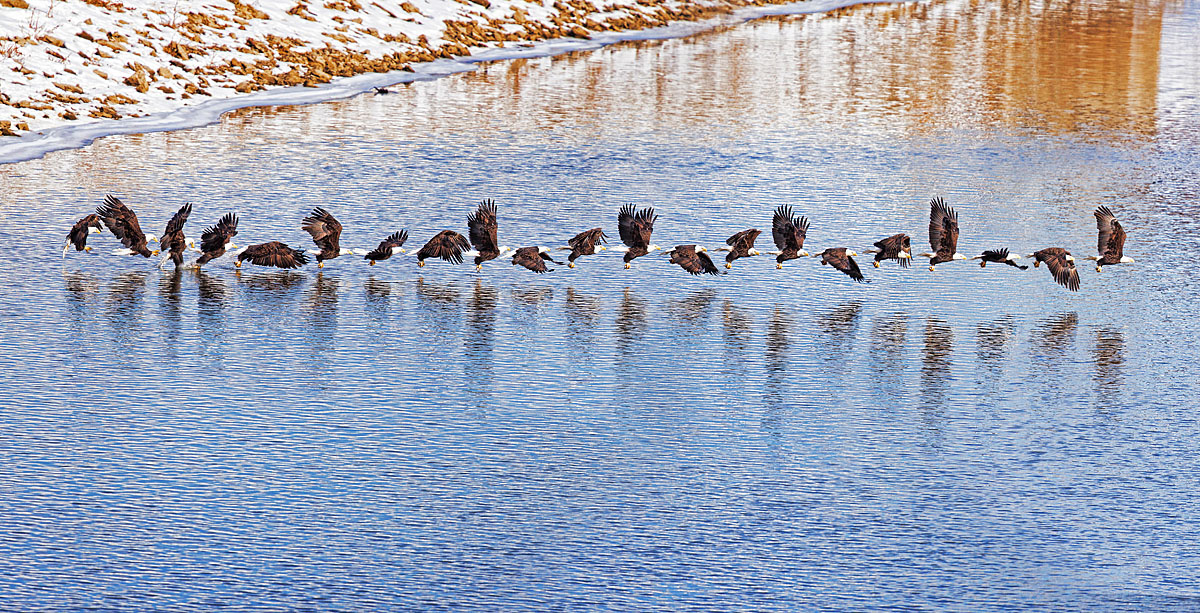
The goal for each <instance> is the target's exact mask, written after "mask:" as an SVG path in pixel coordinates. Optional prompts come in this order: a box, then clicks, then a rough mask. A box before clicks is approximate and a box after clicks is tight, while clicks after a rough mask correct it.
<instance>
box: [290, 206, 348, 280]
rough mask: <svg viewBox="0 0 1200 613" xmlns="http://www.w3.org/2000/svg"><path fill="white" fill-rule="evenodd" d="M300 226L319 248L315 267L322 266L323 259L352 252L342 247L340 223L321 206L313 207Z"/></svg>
mask: <svg viewBox="0 0 1200 613" xmlns="http://www.w3.org/2000/svg"><path fill="white" fill-rule="evenodd" d="M300 227H301V228H303V229H304V231H305V232H308V233H309V234H311V235H312V239H313V242H314V243H316V244H317V246H318V247H320V248H321V251H319V252H317V254H316V255H317V268H324V267H325V260H332V259H333V258H336V257H338V256H339V255H349V254H351V253H354V251H353V250H351V249H342V247H341V244H340V241H341V238H342V224H341V223H340V222H338V220H337V219H335V218H334V217H333V215H332V214H330V213H329V211H326V210H325V209H323V208H321V207H317V208H315V209H313V210H312V214H310V215H309V216H308V217H305V218H304V220H303V221H302V222H301V224H300Z"/></svg>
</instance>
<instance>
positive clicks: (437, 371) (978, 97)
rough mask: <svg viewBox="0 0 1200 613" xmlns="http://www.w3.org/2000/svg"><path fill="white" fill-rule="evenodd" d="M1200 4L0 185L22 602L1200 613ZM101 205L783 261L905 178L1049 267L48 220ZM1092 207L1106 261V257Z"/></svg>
mask: <svg viewBox="0 0 1200 613" xmlns="http://www.w3.org/2000/svg"><path fill="white" fill-rule="evenodd" d="M1197 31H1200V4H1197V3H1196V2H1192V1H1184V2H1148V1H1139V2H1132V3H1130V2H1111V3H1109V2H1098V1H1083V2H1075V3H1067V4H1063V3H979V2H968V1H965V0H963V1H960V0H953V1H949V2H940V3H931V4H926V3H922V4H906V5H875V6H870V7H863V8H858V9H853V10H849V11H841V12H839V13H838V14H836V15H813V16H806V17H787V18H768V19H763V20H759V21H755V22H751V23H746V24H742V25H739V26H736V27H730V28H723V29H719V30H716V31H712V32H708V33H704V34H700V35H696V36H692V37H689V38H685V39H676V40H666V41H652V42H635V43H623V44H619V45H614V46H610V47H606V48H603V49H601V50H598V51H594V52H586V53H576V54H569V55H563V56H558V57H554V58H539V59H525V60H516V61H509V62H500V63H492V64H484V65H480V66H479V67H478V68H479V69H478V71H477V72H473V73H466V74H459V75H454V76H450V77H446V78H442V79H439V80H436V81H431V82H420V83H413V84H409V85H405V86H400V87H399V88H398V93H396V94H393V95H377V96H363V97H358V98H354V99H351V100H347V101H341V102H336V103H327V104H320V105H313V106H302V107H275V108H265V109H253V110H245V111H240V112H237V113H234V114H231V115H228V116H226V117H225V118H223V120H222V121H221V122H220V123H219V124H216V125H212V126H209V127H205V128H199V129H193V130H187V131H182V132H174V133H161V134H150V135H133V136H118V137H112V138H107V139H103V140H100V141H97V142H95V143H94V144H92V145H91V146H89V147H87V148H85V149H82V150H78V151H67V152H58V153H52V154H49V155H47V156H46V157H45V158H43V159H40V160H35V161H29V162H22V163H18V164H11V165H6V166H3V167H0V193H2V196H0V244H2V245H4V247H5V248H4V250H3V252H0V287H3V288H4V291H3V293H2V294H0V317H2V318H3V319H2V321H3V323H4V328H3V331H0V341H2V343H3V346H4V351H3V352H0V372H3V373H5V374H6V375H7V382H6V383H5V384H4V385H3V388H2V390H3V400H2V401H0V406H2V407H3V408H2V411H0V459H2V461H3V466H4V468H5V470H4V471H2V473H0V607H2V608H4V609H5V610H56V611H61V610H80V609H96V610H148V609H157V610H211V609H215V608H218V607H220V608H226V609H231V610H282V609H304V610H345V611H362V610H384V609H390V610H404V609H451V610H484V611H494V610H538V611H543V610H551V609H556V610H580V609H606V610H631V611H647V610H684V609H687V610H768V609H778V610H845V609H851V610H877V609H884V608H898V609H905V610H972V611H982V610H995V611H1011V610H1014V609H1021V608H1030V609H1036V610H1089V611H1095V610H1139V611H1140V610H1181V611H1182V610H1196V609H1197V608H1200V585H1198V584H1197V577H1200V551H1198V550H1197V549H1196V547H1195V535H1196V534H1197V533H1200V508H1198V507H1200V487H1198V486H1200V483H1197V481H1198V476H1200V462H1198V460H1197V458H1198V457H1200V427H1198V424H1197V421H1196V412H1197V406H1198V405H1200V401H1198V394H1197V389H1196V381H1197V380H1198V378H1200V366H1197V358H1198V357H1200V353H1198V352H1197V351H1196V349H1195V345H1194V342H1195V341H1194V339H1195V338H1197V335H1198V334H1200V325H1198V324H1197V322H1196V318H1195V313H1196V312H1197V309H1198V308H1200V301H1198V300H1197V296H1198V295H1200V284H1198V282H1197V279H1198V275H1197V273H1198V272H1200V267H1198V266H1197V258H1198V257H1200V244H1198V243H1197V242H1196V240H1195V236H1196V234H1197V230H1198V229H1200V228H1198V226H1200V222H1198V219H1200V215H1198V213H1200V208H1198V207H1200V198H1198V197H1200V165H1198V162H1197V160H1198V159H1200V158H1198V157H1197V151H1200V147H1198V146H1200V76H1198V75H1200V46H1197V45H1196V44H1195V35H1196V34H1195V33H1196V32H1197ZM107 193H112V194H115V195H118V196H120V197H121V198H123V199H124V200H125V202H126V203H127V204H129V205H130V206H131V207H132V208H134V210H136V211H137V212H138V213H139V215H140V217H141V219H142V225H143V227H144V228H146V229H147V231H153V232H155V233H159V232H161V230H162V226H163V225H164V224H165V221H166V219H167V218H168V217H169V215H170V214H171V212H173V211H174V210H175V209H176V208H178V207H179V206H180V205H182V204H183V203H184V202H185V201H188V202H192V203H194V207H195V212H194V213H193V215H192V221H191V222H190V223H189V225H188V226H187V231H188V232H189V233H190V235H191V236H195V237H198V236H199V231H200V229H201V228H202V227H204V226H206V225H208V224H210V223H213V222H215V221H216V220H217V218H218V217H219V216H220V215H222V214H223V213H225V212H226V211H236V212H238V213H240V215H241V218H242V223H241V227H240V234H239V236H238V239H237V242H239V243H243V244H244V243H247V242H249V243H253V242H265V241H269V240H282V241H285V242H288V243H291V244H293V245H297V246H299V245H305V246H306V247H308V246H310V244H309V242H308V240H307V239H308V237H307V235H305V234H304V233H303V232H302V231H301V230H300V228H299V221H300V219H301V218H302V217H303V216H304V215H305V214H306V213H307V211H308V210H310V209H311V208H312V207H314V206H323V207H325V208H327V209H329V210H330V211H332V212H333V213H334V214H335V215H337V216H338V217H339V219H341V221H342V223H343V225H344V226H345V232H344V233H343V240H342V242H343V245H346V246H351V247H364V248H371V247H373V246H374V245H375V243H377V242H378V241H379V240H380V239H382V238H383V237H384V236H385V235H386V234H388V233H390V232H392V231H394V230H398V229H401V228H407V229H408V231H409V232H410V233H411V234H412V236H413V239H412V242H413V243H415V244H416V245H419V244H420V243H421V242H423V241H424V240H425V239H427V238H429V237H430V236H432V235H433V234H434V233H436V232H437V231H439V230H442V229H445V228H452V229H456V230H458V231H460V232H465V216H466V214H467V213H468V212H469V211H470V210H471V209H472V208H473V206H474V205H475V203H477V202H478V201H479V200H481V199H484V198H493V199H495V200H496V201H497V203H498V205H499V207H500V237H501V242H502V243H504V244H507V245H511V246H514V247H515V246H522V245H533V244H543V245H560V244H562V243H563V242H564V241H565V239H566V238H568V237H569V236H571V235H573V234H574V233H576V232H578V231H581V230H584V229H587V228H591V227H596V226H602V227H604V228H605V229H606V231H607V233H608V234H609V236H610V237H613V239H612V240H613V242H616V235H617V233H616V223H615V217H616V211H617V209H618V208H619V207H620V206H621V205H623V204H625V203H627V202H632V203H635V204H637V205H639V206H653V207H655V208H656V210H657V211H658V213H659V215H660V218H659V220H658V224H657V225H656V227H655V234H654V242H655V243H657V244H659V245H665V246H670V245H674V244H680V243H699V244H702V245H706V246H708V247H709V248H710V249H712V248H715V247H717V246H718V245H720V244H721V242H722V241H723V240H724V239H725V238H726V237H727V236H729V235H730V234H733V233H734V232H735V231H738V230H741V229H744V228H748V227H758V228H760V229H764V230H766V234H764V236H763V237H761V239H760V241H759V248H760V249H762V250H764V251H765V250H766V249H768V248H771V247H770V239H769V234H770V231H769V227H770V216H771V210H772V209H773V208H774V207H776V206H778V205H780V204H790V205H792V206H793V207H794V208H795V209H796V212H797V214H803V215H807V216H808V217H809V218H810V219H811V220H812V228H811V230H810V231H809V249H810V250H814V248H815V250H818V251H819V250H820V249H824V248H825V247H834V246H848V247H852V248H855V249H858V250H862V249H863V248H866V247H869V246H870V244H871V243H872V242H873V241H875V240H878V239H879V238H882V237H885V236H888V235H891V234H894V233H896V232H907V233H909V234H910V235H912V236H913V242H914V246H917V247H918V249H919V250H924V247H925V236H926V230H925V228H926V224H927V216H928V201H929V199H930V198H931V197H932V196H935V195H941V196H943V197H944V198H946V200H947V201H948V202H949V203H950V204H951V205H953V206H954V207H955V208H956V209H957V210H958V214H959V220H960V225H961V228H962V238H961V239H960V242H959V250H960V251H962V252H963V253H967V254H968V255H975V254H977V253H978V252H979V251H981V250H983V249H990V248H994V247H1001V246H1008V247H1010V248H1011V249H1012V250H1013V251H1014V252H1018V251H1019V252H1021V253H1024V254H1028V253H1031V252H1032V251H1033V250H1036V249H1040V248H1043V247H1049V246H1061V247H1065V248H1067V249H1069V250H1071V251H1072V252H1073V253H1074V254H1076V255H1077V256H1078V257H1079V258H1080V264H1081V266H1080V276H1081V280H1082V288H1081V290H1080V291H1079V292H1078V293H1071V292H1068V291H1066V290H1065V289H1064V288H1062V287H1059V286H1058V285H1055V284H1054V283H1053V280H1052V279H1051V277H1050V275H1049V273H1047V272H1046V270H1045V268H1042V269H1037V270H1034V269H1030V270H1028V271H1019V270H1017V269H1014V268H1008V267H1003V266H989V267H987V268H986V269H981V268H980V267H978V266H977V265H975V264H974V263H970V262H967V263H963V262H954V263H950V264H946V265H943V266H939V267H938V269H937V270H936V271H935V272H929V271H928V270H927V269H926V268H925V267H924V266H923V265H918V266H914V267H912V268H910V269H908V270H902V269H900V268H898V267H896V266H895V265H893V264H890V263H887V264H885V266H884V267H882V268H880V269H875V268H872V267H871V266H870V264H869V257H863V258H860V264H861V265H862V266H863V267H864V271H865V273H866V275H867V277H868V279H869V280H870V281H871V283H869V284H862V285H859V284H855V283H853V282H851V281H850V280H849V279H848V278H846V277H845V276H843V275H841V274H840V273H838V272H837V271H835V270H832V269H830V268H829V267H822V266H820V265H819V263H818V261H817V260H812V259H804V260H798V261H795V262H791V263H789V264H788V265H787V266H786V267H785V268H784V270H776V269H775V267H774V262H773V261H772V260H771V259H770V258H767V257H760V258H753V259H749V260H742V261H739V262H738V263H737V265H736V266H735V267H734V268H733V270H731V271H730V273H729V274H728V275H724V276H720V277H705V278H694V277H691V276H689V275H687V274H685V273H684V272H683V271H682V270H680V269H678V268H677V267H674V266H673V265H670V264H668V263H667V261H666V258H664V257H661V256H657V255H656V256H653V257H645V258H642V259H639V260H637V261H636V262H635V263H634V266H633V269H631V270H624V269H623V268H622V266H621V261H620V257H619V255H616V254H614V253H612V252H606V253H601V254H598V255H595V256H590V257H585V258H583V259H582V260H581V261H580V264H581V265H580V266H579V267H578V268H576V269H574V270H568V269H566V268H563V267H560V268H559V269H558V270H555V271H554V272H552V273H550V274H547V275H542V276H538V275H533V274H531V273H528V272H527V271H524V270H521V269H516V268H514V267H512V266H510V265H509V263H508V262H507V261H505V260H504V259H501V260H497V261H494V262H490V263H488V264H486V265H485V266H484V270H483V271H482V272H481V273H476V272H475V271H474V269H473V267H471V266H469V265H463V266H453V265H449V264H445V263H442V262H432V263H430V264H429V265H428V266H426V267H425V268H423V269H418V268H417V267H416V265H415V263H414V261H413V260H412V259H411V258H406V257H400V258H395V259H393V260H391V261H388V262H385V263H383V264H382V265H381V266H376V267H373V268H372V267H367V266H366V265H365V263H364V262H363V261H362V260H361V259H359V258H351V257H343V258H340V259H336V260H334V261H332V262H329V263H328V265H327V266H326V267H325V268H324V269H323V270H320V271H318V270H317V269H316V268H315V267H314V266H312V265H310V266H309V267H306V268H305V269H302V270H300V271H295V272H283V271H275V270H270V269H261V268H257V269H254V268H244V269H242V270H241V271H238V270H235V269H234V267H233V266H232V264H231V263H230V262H229V259H228V257H227V258H225V259H223V260H219V261H218V262H215V263H214V264H212V265H210V266H208V267H206V268H205V269H204V271H203V272H201V273H197V272H194V271H184V272H181V273H179V274H173V273H171V272H159V271H158V270H156V269H155V268H154V266H153V263H152V262H151V261H148V260H144V259H142V258H137V257H118V256H113V255H110V253H109V252H110V251H111V250H112V249H114V248H116V247H117V246H118V245H117V243H116V241H115V240H114V239H113V238H112V237H111V236H105V237H93V239H92V244H93V245H95V246H96V247H97V248H96V250H95V251H94V252H93V253H92V254H90V255H85V254H77V253H74V252H72V253H70V254H68V256H67V257H66V258H65V259H63V258H61V257H60V247H61V244H62V239H63V236H64V235H65V232H66V229H67V228H68V227H69V226H70V225H71V224H72V223H74V221H75V220H76V219H78V218H79V217H81V216H83V215H84V214H85V213H87V212H89V211H90V210H91V209H93V208H94V207H95V206H96V205H98V204H99V203H100V201H101V199H102V198H103V196H104V195H105V194H107ZM1101 205H1106V206H1109V207H1110V208H1112V209H1113V210H1114V212H1116V214H1117V216H1118V218H1119V219H1120V220H1121V222H1122V224H1123V225H1124V227H1125V228H1126V230H1127V231H1128V233H1129V240H1128V243H1127V245H1126V254H1127V255H1130V256H1132V257H1133V258H1135V259H1136V260H1137V262H1136V263H1135V264H1131V265H1120V266H1110V267H1106V268H1105V270H1104V271H1103V272H1101V273H1097V272H1095V271H1094V270H1093V268H1092V267H1091V266H1089V265H1088V263H1087V262H1084V261H1083V260H1082V257H1083V256H1085V255H1092V254H1094V253H1095V247H1096V238H1095V221H1094V219H1093V218H1092V211H1093V210H1094V209H1095V208H1096V207H1097V206H1101Z"/></svg>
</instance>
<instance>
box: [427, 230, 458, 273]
mask: <svg viewBox="0 0 1200 613" xmlns="http://www.w3.org/2000/svg"><path fill="white" fill-rule="evenodd" d="M470 248H471V243H470V242H468V241H467V237H465V236H463V235H461V234H459V233H458V232H455V231H454V230H442V231H441V232H438V233H437V235H436V236H434V237H433V238H431V239H429V242H427V243H425V246H424V247H421V248H420V249H418V250H417V266H424V265H425V259H426V258H441V259H443V260H446V261H447V262H454V263H455V264H462V261H463V257H462V256H463V252H464V251H466V250H468V249H470Z"/></svg>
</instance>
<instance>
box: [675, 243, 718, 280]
mask: <svg viewBox="0 0 1200 613" xmlns="http://www.w3.org/2000/svg"><path fill="white" fill-rule="evenodd" d="M667 255H669V256H671V263H672V264H679V266H680V268H683V269H684V270H686V271H688V272H690V273H692V274H693V275H717V274H721V271H720V270H719V269H718V268H717V265H716V264H713V261H712V258H710V257H708V254H707V253H705V249H704V247H699V248H697V247H696V246H695V245H675V248H674V249H672V250H670V251H668V252H667Z"/></svg>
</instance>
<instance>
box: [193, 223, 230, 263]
mask: <svg viewBox="0 0 1200 613" xmlns="http://www.w3.org/2000/svg"><path fill="white" fill-rule="evenodd" d="M237 226H238V217H237V215H235V214H233V213H226V214H225V216H224V217H222V218H221V220H220V221H218V222H217V223H216V224H214V225H211V226H209V227H207V228H205V229H204V232H201V233H200V251H202V252H203V255H201V256H200V258H199V259H197V260H196V267H197V268H198V267H200V266H204V265H205V264H207V263H209V262H211V261H213V260H215V259H217V258H219V257H221V256H223V255H225V250H226V249H236V248H237V246H236V245H234V244H233V242H232V239H233V237H235V236H237Z"/></svg>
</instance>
